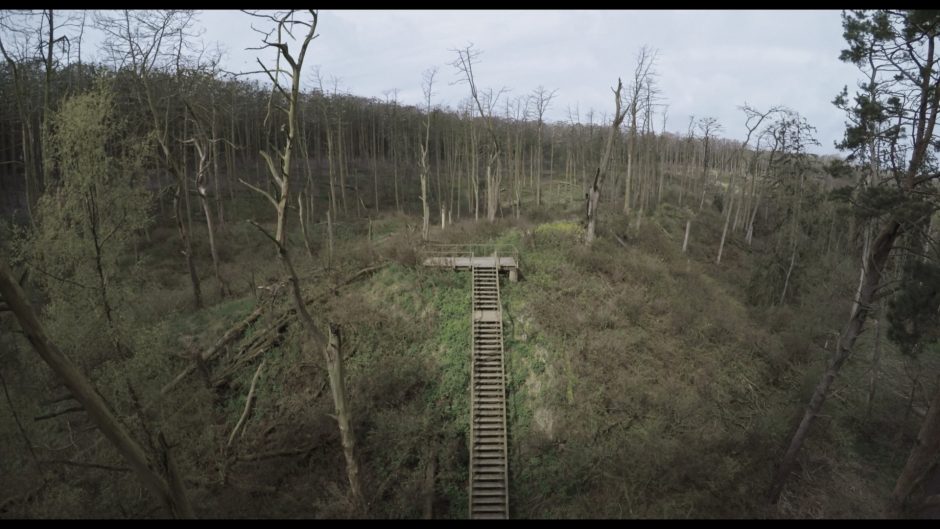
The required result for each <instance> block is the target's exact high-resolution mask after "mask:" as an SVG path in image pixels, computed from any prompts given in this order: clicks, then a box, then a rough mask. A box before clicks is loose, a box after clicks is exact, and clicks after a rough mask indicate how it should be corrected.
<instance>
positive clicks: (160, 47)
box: [96, 9, 202, 309]
mask: <svg viewBox="0 0 940 529" xmlns="http://www.w3.org/2000/svg"><path fill="white" fill-rule="evenodd" d="M194 16H195V13H194V12H193V11H188V10H172V9H168V10H141V11H131V10H123V11H119V12H100V13H98V15H97V19H96V23H97V26H98V28H99V29H101V30H102V31H103V32H104V33H105V35H106V36H107V39H105V40H104V41H103V44H102V46H103V48H104V52H105V55H106V57H107V58H108V59H109V61H110V62H111V64H112V65H114V67H115V68H118V69H121V68H127V69H130V71H131V72H132V73H133V76H134V80H135V81H136V82H137V85H138V86H137V90H136V91H135V97H136V98H137V100H138V102H139V103H140V104H141V106H143V107H144V108H145V109H146V111H147V113H148V115H149V117H150V119H151V123H152V126H153V130H154V132H155V133H156V134H155V136H156V140H157V143H158V145H159V146H160V152H161V154H162V161H163V163H164V165H165V167H166V169H167V170H168V171H169V172H170V174H171V175H172V176H173V177H174V179H175V181H176V186H175V194H174V203H175V210H176V225H177V231H178V232H179V236H180V240H181V242H182V244H183V250H182V253H183V255H184V256H185V257H186V267H187V269H188V270H189V278H190V282H191V284H192V288H193V304H194V305H195V307H196V308H197V309H198V308H201V307H202V291H201V288H200V285H199V274H197V273H196V265H195V261H194V255H193V245H192V240H191V239H192V234H191V233H190V229H189V226H188V224H187V223H185V222H183V215H184V214H187V215H188V213H189V181H188V179H187V178H186V167H185V164H184V163H183V161H182V159H181V157H180V153H178V152H176V151H175V149H174V144H175V143H176V142H174V140H173V139H172V138H171V128H170V124H169V122H168V121H169V120H168V119H167V120H164V119H163V118H164V112H162V111H161V110H162V109H161V108H160V106H161V105H162V104H164V101H163V100H162V98H161V97H160V96H159V95H158V94H157V93H156V88H155V87H154V82H153V79H152V76H153V73H154V71H156V70H160V69H166V70H171V71H172V70H175V77H174V83H175V84H176V89H177V91H180V90H181V86H180V85H181V80H182V72H183V68H184V66H186V65H185V64H184V63H185V61H187V60H188V59H189V57H188V56H187V55H185V54H184V50H186V51H191V49H192V43H191V42H190V40H191V39H192V38H193V37H194V34H193V33H192V26H193V23H194ZM195 68H196V69H198V64H197V65H196V66H195ZM184 152H185V151H184ZM184 208H185V212H184Z"/></svg>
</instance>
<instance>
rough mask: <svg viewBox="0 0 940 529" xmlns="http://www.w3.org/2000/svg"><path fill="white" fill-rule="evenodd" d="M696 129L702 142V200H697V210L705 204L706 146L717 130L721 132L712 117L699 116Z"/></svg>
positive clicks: (706, 184) (706, 177) (706, 188)
mask: <svg viewBox="0 0 940 529" xmlns="http://www.w3.org/2000/svg"><path fill="white" fill-rule="evenodd" d="M696 126H697V127H698V130H699V131H701V133H702V142H703V144H704V152H703V153H702V200H701V201H700V202H699V205H698V209H699V211H701V210H702V208H703V207H704V206H705V193H706V191H707V190H708V147H709V143H710V141H711V139H712V138H714V137H715V136H716V135H717V134H718V133H719V132H721V130H722V128H721V124H720V123H718V118H713V117H704V118H699V120H698V123H696Z"/></svg>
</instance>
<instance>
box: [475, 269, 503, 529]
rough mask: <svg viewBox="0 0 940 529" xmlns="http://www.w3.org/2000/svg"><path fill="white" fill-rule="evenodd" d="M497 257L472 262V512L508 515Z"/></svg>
mask: <svg viewBox="0 0 940 529" xmlns="http://www.w3.org/2000/svg"><path fill="white" fill-rule="evenodd" d="M495 264H496V263H480V264H477V263H473V268H472V270H473V312H472V315H473V316H472V318H473V368H472V369H471V374H470V402H471V406H472V408H471V412H470V439H471V450H470V518H476V519H482V518H508V517H509V461H508V457H507V456H508V454H507V448H506V445H507V438H506V432H507V430H506V373H505V369H504V365H505V364H504V361H503V311H502V307H501V305H500V299H499V269H498V268H497V267H496V266H495Z"/></svg>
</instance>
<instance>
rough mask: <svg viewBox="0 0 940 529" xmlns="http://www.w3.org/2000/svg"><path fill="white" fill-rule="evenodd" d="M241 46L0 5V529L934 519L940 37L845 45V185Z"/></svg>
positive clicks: (432, 80) (432, 77)
mask: <svg viewBox="0 0 940 529" xmlns="http://www.w3.org/2000/svg"><path fill="white" fill-rule="evenodd" d="M244 14H245V15H246V20H247V22H246V25H248V24H249V23H250V27H246V28H243V29H244V31H246V32H252V35H254V38H255V41H256V46H257V49H259V50H263V51H266V52H268V57H269V58H270V60H262V59H259V60H258V61H257V63H255V64H253V65H251V70H252V71H251V72H248V71H238V72H232V71H228V70H226V69H225V67H224V63H223V61H222V55H221V53H220V52H219V51H218V49H217V48H213V47H212V46H210V45H208V44H206V43H205V42H203V41H202V39H201V38H200V36H199V31H198V16H197V15H198V12H196V11H192V10H121V11H118V10H112V11H109V10H100V11H90V10H89V11H81V10H69V11H60V10H53V9H43V10H2V11H0V53H2V56H3V61H2V64H0V386H2V396H0V401H2V402H0V518H4V519H19V518H33V519H34V518H121V519H123V518H134V519H141V518H380V519H381V518H410V519H418V518H425V519H431V518H434V519H438V518H444V519H448V518H487V517H498V518H505V517H508V518H765V519H766V518H937V517H940V344H938V341H940V216H938V214H937V212H938V210H940V136H938V134H937V133H936V126H937V114H938V110H940V57H938V55H940V50H937V49H936V45H937V44H938V43H940V12H937V11H920V10H863V11H854V10H853V11H844V12H843V13H842V30H843V37H844V49H843V51H842V52H841V55H839V56H838V57H832V58H831V59H832V61H833V63H836V62H838V61H842V62H843V63H847V64H851V65H853V67H854V68H855V69H856V70H857V84H856V85H855V86H847V87H845V89H844V90H842V91H841V92H839V93H833V94H832V96H831V97H832V101H831V103H832V104H833V105H835V106H836V107H837V108H838V109H840V111H842V112H843V113H844V119H845V129H844V135H843V137H842V138H841V141H840V142H839V144H838V149H839V152H840V154H839V155H820V154H815V153H814V152H815V147H818V146H819V145H820V141H819V139H818V138H817V129H816V128H815V126H814V125H813V124H812V123H811V122H810V121H809V120H808V119H807V117H806V116H805V115H804V114H801V112H800V109H799V108H790V107H788V106H785V105H782V104H781V105H776V106H770V107H760V106H756V105H752V104H748V103H747V102H744V101H742V102H732V103H734V104H736V105H738V106H737V109H738V117H739V123H740V124H743V125H744V129H743V130H745V131H746V133H745V134H744V135H742V136H740V137H732V136H733V135H731V134H728V133H726V132H725V130H726V129H729V128H730V124H729V123H722V122H721V121H720V120H719V119H718V118H717V117H714V116H709V115H693V116H689V117H688V119H687V121H683V123H684V125H683V130H684V131H685V132H684V133H675V132H669V131H667V130H666V119H667V113H668V105H667V104H666V103H665V98H666V97H667V96H668V94H666V93H664V90H663V88H662V87H661V86H660V84H659V83H658V79H659V73H658V72H657V67H658V65H659V60H660V55H659V53H660V52H659V51H658V50H656V49H654V48H652V47H650V46H642V47H641V48H639V49H638V50H631V51H629V52H625V53H624V55H625V57H624V60H623V63H622V64H623V65H624V66H623V71H622V72H616V71H614V72H611V73H610V81H609V84H608V85H607V86H600V87H597V89H598V90H602V91H604V94H605V97H606V98H607V101H608V105H609V106H608V107H606V108H603V109H598V111H596V112H595V111H594V110H592V111H590V112H586V113H584V112H580V111H572V110H571V109H570V108H569V111H568V119H566V120H550V119H548V117H547V116H549V111H550V109H551V108H552V106H553V104H557V101H558V90H557V89H556V88H554V87H550V86H545V85H544V82H542V81H541V80H539V79H532V86H529V87H513V88H514V90H513V91H511V92H510V91H507V90H506V89H505V88H496V87H498V86H500V85H499V83H500V80H499V79H490V78H484V77H483V76H481V75H480V69H479V68H478V66H479V64H480V61H481V53H482V51H484V50H481V49H480V48H478V47H476V46H474V45H473V44H469V43H467V44H465V45H463V46H462V47H455V48H453V49H451V50H449V54H450V57H451V62H450V63H448V64H441V65H437V66H432V65H429V66H431V67H429V68H428V69H427V70H426V71H425V72H424V74H423V75H422V76H420V77H418V78H415V79H414V85H415V87H418V86H420V88H421V91H422V93H423V98H422V102H421V103H420V104H417V105H408V104H404V103H402V102H400V101H399V100H398V94H397V92H396V91H389V92H387V93H385V94H383V95H382V97H379V96H371V95H356V94H353V93H351V92H350V91H346V90H342V89H341V88H340V86H339V85H340V83H339V81H338V79H337V78H336V77H334V76H332V75H331V73H330V72H327V71H323V70H322V69H321V68H319V67H316V66H314V65H315V64H316V63H317V60H318V59H317V56H318V53H319V52H318V47H319V46H321V45H322V43H323V39H324V38H326V36H320V35H319V33H318V31H319V30H321V29H322V27H321V26H322V23H321V22H322V21H321V20H320V13H319V12H318V11H316V10H291V11H276V12H275V11H246V12H245V13H244ZM92 31H97V32H100V34H102V35H104V38H103V39H102V40H101V42H100V43H99V44H98V47H97V48H96V49H94V50H90V49H89V48H90V47H92V45H91V44H89V42H87V39H88V35H89V34H90V33H91V32H92ZM83 39H86V42H85V49H84V50H83V49H82V44H83ZM92 57H93V58H92ZM475 68H476V69H475ZM452 79H456V80H457V83H458V84H459V85H460V87H461V90H463V91H464V98H463V99H462V100H461V101H460V102H459V104H457V105H455V106H454V107H451V106H448V105H445V104H443V103H442V102H441V101H440V99H438V98H437V94H439V90H440V87H441V86H442V84H443V83H447V82H449V81H450V80H452ZM807 82H812V81H811V80H808V81H807ZM540 83H541V84H540ZM683 119H684V118H683ZM735 130H737V127H736V128H735ZM461 259H463V260H464V262H467V263H469V264H468V265H460V264H458V263H459V262H460V260H461ZM487 263H489V264H487ZM504 263H511V264H510V265H506V264H504ZM507 266H508V269H504V267H507ZM507 271H508V275H507V274H506V272H507ZM501 277H502V278H501ZM492 322H495V323H492ZM493 373H495V374H493ZM491 397H492V398H491ZM488 436H489V437H488ZM490 450H491V452H490ZM487 465H492V466H487Z"/></svg>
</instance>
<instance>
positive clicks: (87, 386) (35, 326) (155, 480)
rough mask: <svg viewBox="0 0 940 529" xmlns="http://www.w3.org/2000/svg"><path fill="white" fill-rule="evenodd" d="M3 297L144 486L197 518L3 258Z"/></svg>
mask: <svg viewBox="0 0 940 529" xmlns="http://www.w3.org/2000/svg"><path fill="white" fill-rule="evenodd" d="M0 297H2V299H3V301H4V303H5V304H6V306H7V307H8V308H9V310H10V311H11V312H13V315H14V316H15V317H16V319H17V321H19V323H20V328H21V329H22V330H23V334H25V335H26V338H27V339H28V340H29V342H30V343H31V344H32V345H33V349H35V350H36V352H37V353H38V354H39V356H40V357H42V359H43V360H44V361H45V362H46V364H48V365H49V367H50V368H51V369H52V371H53V372H54V373H55V374H56V375H57V376H58V377H59V378H60V379H61V380H62V383H63V384H64V385H65V387H67V388H68V389H69V392H70V393H71V394H72V396H73V397H74V398H75V400H77V401H78V402H79V403H80V404H81V405H82V407H83V408H84V409H85V411H86V412H87V413H88V416H89V418H91V420H92V421H93V422H94V423H95V425H96V426H97V427H98V429H99V430H101V433H102V434H104V436H105V437H107V438H108V440H109V441H111V442H112V443H114V446H115V448H117V450H118V452H120V453H121V455H122V456H124V458H125V459H126V460H127V462H128V464H129V465H130V467H131V468H132V469H133V470H134V472H135V473H136V474H137V477H138V479H140V481H141V483H142V484H143V485H144V487H145V488H147V489H148V490H149V491H150V492H152V493H153V494H154V495H155V496H156V497H157V499H158V500H159V501H160V503H161V504H163V506H164V507H166V509H167V510H168V511H169V512H170V513H171V514H172V515H173V516H174V517H176V518H195V514H194V513H193V511H192V507H191V506H190V505H189V502H188V501H187V499H186V497H185V494H184V493H183V491H182V488H181V487H179V488H178V487H171V485H170V484H169V483H167V480H166V479H164V478H163V476H161V475H160V474H159V473H157V472H156V471H155V470H154V468H153V466H154V465H153V463H152V462H151V461H150V460H149V458H148V457H147V454H146V452H145V451H144V449H143V448H142V447H141V446H140V445H139V444H137V442H136V441H134V439H133V438H132V437H131V436H130V434H129V433H128V432H127V431H126V430H125V429H124V426H123V425H122V424H121V423H120V422H119V421H118V420H117V417H115V416H114V414H113V413H112V412H111V410H110V409H109V408H108V405H107V404H106V403H105V402H104V400H103V399H102V398H101V396H100V394H99V393H98V391H97V390H96V389H95V387H94V385H92V383H91V382H90V381H89V380H88V379H87V378H85V376H84V375H83V374H82V373H81V370H79V368H78V366H76V365H75V364H73V363H72V361H71V360H70V359H69V358H68V357H66V356H65V355H64V354H62V352H61V351H59V349H58V347H56V346H55V344H54V343H52V341H51V340H50V339H49V337H48V336H47V335H46V332H45V330H44V329H43V327H42V325H41V324H40V323H39V319H38V318H37V317H36V312H35V311H34V310H33V308H32V306H30V304H29V302H28V301H27V298H26V293H25V292H23V290H22V289H21V288H20V286H19V284H18V283H17V282H16V281H15V280H14V279H13V274H12V273H11V272H10V269H9V267H8V266H7V264H6V261H5V260H4V261H0Z"/></svg>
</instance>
